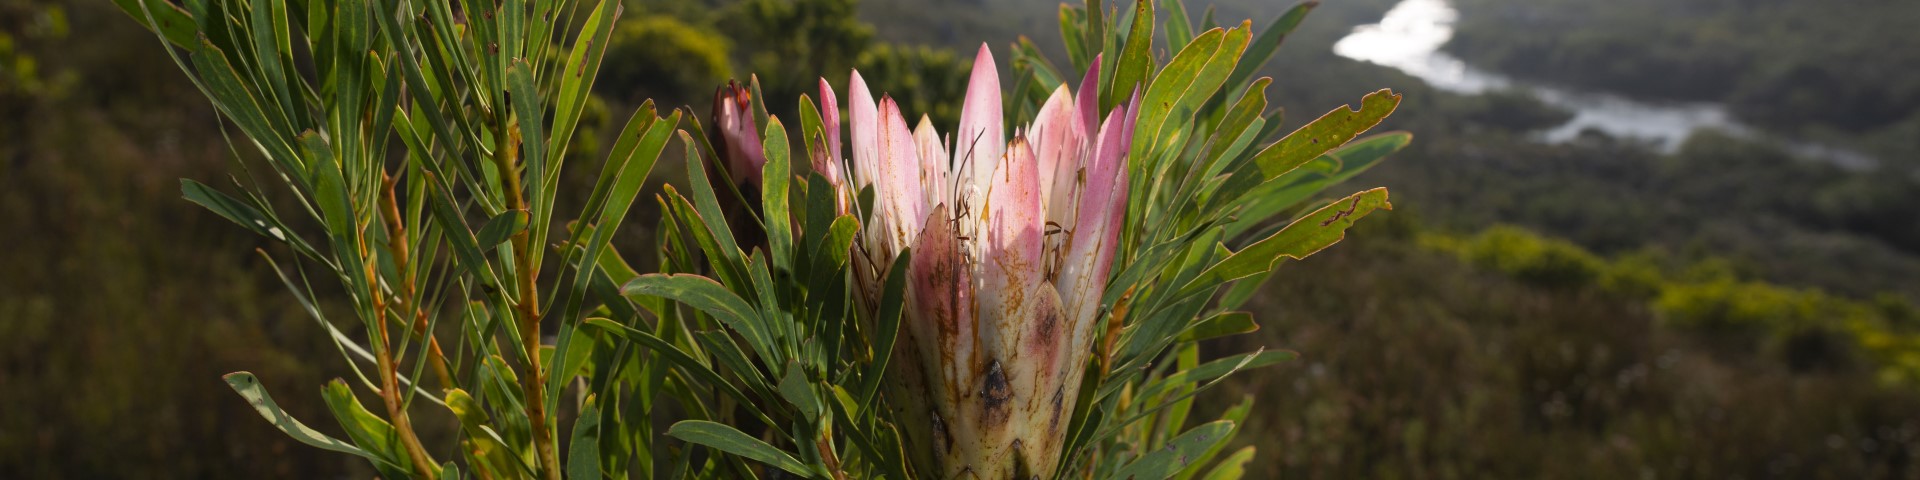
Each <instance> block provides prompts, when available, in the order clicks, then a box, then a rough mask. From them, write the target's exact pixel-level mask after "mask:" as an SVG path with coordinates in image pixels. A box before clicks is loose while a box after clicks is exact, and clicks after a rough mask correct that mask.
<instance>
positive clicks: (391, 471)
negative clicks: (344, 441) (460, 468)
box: [321, 379, 413, 478]
mask: <svg viewBox="0 0 1920 480" xmlns="http://www.w3.org/2000/svg"><path fill="white" fill-rule="evenodd" d="M321 396H322V397H323V398H325V399H326V401H327V408H328V409H331V410H333V416H334V418H336V419H338V420H340V427H341V428H344V429H345V430H346V431H347V437H349V438H352V439H353V443H354V444H356V445H359V446H360V447H361V448H362V449H363V450H366V451H367V452H368V453H371V454H372V455H371V458H372V459H373V466H374V468H377V469H379V470H380V471H381V472H382V473H384V474H386V475H393V476H397V477H396V478H398V477H404V476H408V475H407V474H408V473H411V472H412V471H413V469H412V468H411V467H409V466H407V465H409V464H410V462H409V461H407V460H406V458H407V454H406V451H405V450H402V449H401V447H400V444H399V438H400V437H399V435H398V434H396V433H394V431H393V425H392V424H389V423H387V421H386V420H383V419H381V418H380V417H379V416H376V415H374V414H373V412H369V411H367V407H366V406H364V405H361V404H360V401H359V400H357V399H355V398H354V397H353V391H352V390H349V389H348V388H347V382H343V381H340V380H339V379H334V380H333V381H331V382H327V386H326V388H323V389H321Z"/></svg>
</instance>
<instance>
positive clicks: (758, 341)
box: [620, 273, 778, 359]
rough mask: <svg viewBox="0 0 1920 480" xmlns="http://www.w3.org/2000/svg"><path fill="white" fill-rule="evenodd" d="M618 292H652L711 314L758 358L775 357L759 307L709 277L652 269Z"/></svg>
mask: <svg viewBox="0 0 1920 480" xmlns="http://www.w3.org/2000/svg"><path fill="white" fill-rule="evenodd" d="M620 293H621V294H623V295H627V296H633V295H651V296H656V297H662V298H666V299H669V300H674V301H677V302H680V303H684V304H687V305H688V306H691V307H693V308H696V309H699V310H700V311H702V312H706V313H707V314H708V315H713V318H715V319H717V320H720V322H721V323H724V324H726V325H727V327H728V328H732V329H733V330H734V331H736V332H740V336H741V337H745V338H746V340H747V344H748V345H750V346H752V347H753V349H754V352H755V353H758V354H760V357H761V358H766V359H772V358H778V357H775V356H773V349H772V345H773V342H772V338H773V337H772V336H771V335H770V334H769V333H768V332H767V330H766V325H765V321H764V319H762V318H760V315H759V313H758V311H757V310H755V309H754V308H753V306H752V305H750V304H748V303H747V301H746V300H744V299H741V298H740V296H738V295H734V294H733V292H732V291H729V290H727V287H725V286H723V285H720V282H715V281H713V279H711V278H707V277H702V276H699V275H693V274H681V275H670V274H660V273H651V274H646V275H641V276H639V277H638V278H634V279H633V280H632V281H629V282H627V285H626V286H625V287H623V288H621V290H620Z"/></svg>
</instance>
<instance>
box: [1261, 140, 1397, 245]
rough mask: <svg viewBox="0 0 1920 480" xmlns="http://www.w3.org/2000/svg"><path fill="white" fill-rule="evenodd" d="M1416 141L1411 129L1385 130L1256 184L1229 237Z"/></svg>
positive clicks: (1363, 170)
mask: <svg viewBox="0 0 1920 480" xmlns="http://www.w3.org/2000/svg"><path fill="white" fill-rule="evenodd" d="M1412 141H1413V134H1410V133H1407V132H1392V133H1383V134H1380V135H1375V136H1371V137H1367V138H1363V139H1359V140H1354V141H1353V142H1352V143H1348V144H1347V145H1346V146H1344V147H1340V149H1339V150H1335V151H1333V152H1331V153H1328V154H1326V155H1322V156H1321V157H1320V158H1318V159H1315V160H1314V161H1312V162H1309V163H1307V164H1306V165H1301V166H1300V167H1299V168H1295V169H1294V170H1293V171H1291V172H1287V174H1286V175H1281V176H1280V178H1276V179H1273V180H1272V181H1269V182H1267V183H1266V184H1263V185H1261V186H1259V187H1258V188H1255V189H1254V190H1253V191H1252V192H1250V193H1248V194H1247V195H1246V197H1245V198H1250V199H1251V200H1247V201H1244V202H1241V204H1240V205H1239V206H1238V207H1237V208H1238V210H1237V211H1236V212H1235V215H1236V216H1238V217H1239V219H1238V220H1236V221H1234V222H1232V223H1229V224H1227V238H1237V237H1239V236H1240V234H1241V233H1245V232H1247V231H1249V230H1252V229H1253V228H1254V227H1257V226H1260V225H1263V224H1266V222H1267V220H1268V219H1269V218H1272V217H1273V216H1274V215H1276V214H1279V213H1281V212H1285V211H1288V210H1291V209H1293V208H1294V207H1295V206H1296V205H1298V204H1299V203H1300V202H1303V201H1306V200H1307V199H1308V198H1312V197H1313V196H1314V195H1319V194H1320V192H1321V191H1323V190H1325V189H1326V188H1327V187H1330V186H1333V185H1337V184H1340V183H1341V182H1345V181H1347V180H1350V179H1352V178H1353V177H1355V176H1358V175H1360V173H1362V172H1365V171H1367V169H1370V168H1373V166H1374V165H1378V164H1379V163H1380V161H1381V160H1384V159H1386V157H1387V155H1390V154H1392V153H1393V152H1396V151H1399V150H1400V149H1401V148H1404V147H1406V146H1407V144H1408V143H1409V142H1412Z"/></svg>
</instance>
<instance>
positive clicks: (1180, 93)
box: [1133, 28, 1248, 181]
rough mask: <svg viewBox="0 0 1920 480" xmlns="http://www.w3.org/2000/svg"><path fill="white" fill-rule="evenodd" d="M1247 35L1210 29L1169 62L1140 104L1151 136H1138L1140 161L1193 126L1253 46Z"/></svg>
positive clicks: (1141, 128) (1143, 129)
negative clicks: (1195, 117) (1199, 111)
mask: <svg viewBox="0 0 1920 480" xmlns="http://www.w3.org/2000/svg"><path fill="white" fill-rule="evenodd" d="M1247 34H1248V32H1247V31H1246V29H1244V28H1236V29H1233V30H1221V29H1218V28H1215V29H1212V30H1208V31H1207V32H1206V33H1203V34H1201V35H1200V37H1199V38H1195V39H1193V43H1189V44H1187V46H1186V48H1183V49H1181V50H1180V53H1179V54H1178V55H1175V56H1174V57H1173V60H1172V61H1170V62H1167V67H1166V68H1165V69H1162V70H1161V71H1160V74H1159V75H1158V76H1156V77H1155V78H1154V81H1153V85H1152V86H1150V87H1148V88H1147V90H1146V92H1145V93H1144V94H1143V96H1142V97H1141V103H1142V105H1139V106H1136V107H1135V108H1138V109H1139V114H1140V117H1139V123H1138V126H1137V127H1136V129H1137V130H1136V131H1138V132H1140V133H1139V134H1140V135H1145V136H1146V138H1142V139H1136V140H1135V141H1134V144H1133V156H1134V161H1135V162H1140V161H1146V160H1149V159H1154V158H1158V155H1159V153H1160V152H1162V151H1165V150H1167V149H1169V148H1171V146H1172V145H1174V144H1175V143H1177V142H1178V141H1179V140H1180V138H1181V137H1182V136H1183V135H1185V133H1186V132H1187V130H1188V129H1190V128H1192V122H1191V120H1192V118H1193V114H1194V111H1195V110H1196V109H1198V108H1199V107H1200V105H1201V104H1202V103H1205V102H1206V101H1207V99H1208V98H1212V97H1213V95H1214V93H1215V92H1217V91H1219V88H1220V83H1221V82H1222V81H1225V80H1226V75H1227V72H1228V71H1230V70H1229V69H1231V68H1232V67H1233V62H1234V60H1236V59H1238V58H1240V52H1241V51H1242V50H1245V49H1246V48H1247ZM1141 140H1145V141H1141ZM1136 165H1137V164H1136ZM1140 180H1142V181H1150V180H1152V179H1150V178H1141V179H1140Z"/></svg>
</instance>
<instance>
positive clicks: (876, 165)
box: [847, 70, 880, 192]
mask: <svg viewBox="0 0 1920 480" xmlns="http://www.w3.org/2000/svg"><path fill="white" fill-rule="evenodd" d="M847 83H848V86H847V95H848V98H847V110H848V111H849V113H850V114H851V115H850V116H849V117H848V120H849V122H848V123H849V124H851V125H849V126H850V127H852V128H851V130H852V132H853V133H852V140H853V141H852V143H851V144H849V145H848V146H850V147H852V149H853V152H852V153H853V179H854V182H853V190H854V191H855V192H859V191H860V189H863V188H866V187H867V185H871V184H873V181H874V180H875V179H877V178H879V175H880V144H879V143H878V142H879V130H880V109H879V107H877V106H875V105H874V103H873V93H871V92H868V91H867V81H866V80H865V79H862V78H860V71H859V70H854V71H853V76H852V79H851V80H849V81H848V82H847Z"/></svg>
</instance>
